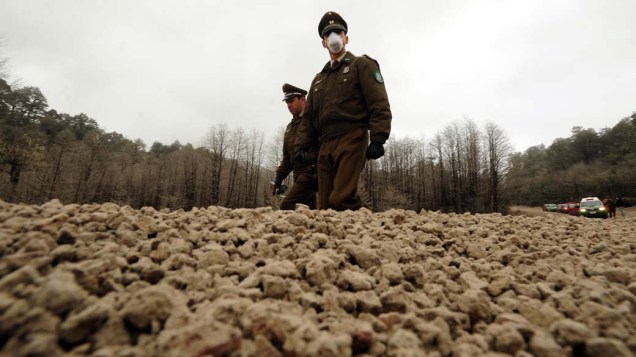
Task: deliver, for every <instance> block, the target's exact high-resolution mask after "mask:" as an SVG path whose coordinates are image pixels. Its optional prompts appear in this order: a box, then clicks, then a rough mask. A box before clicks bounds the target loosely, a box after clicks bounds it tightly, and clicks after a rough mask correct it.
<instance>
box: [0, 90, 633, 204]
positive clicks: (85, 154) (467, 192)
mask: <svg viewBox="0 0 636 357" xmlns="http://www.w3.org/2000/svg"><path fill="white" fill-rule="evenodd" d="M211 122H213V120H212V119H211ZM283 132H284V126H281V128H280V130H279V132H278V134H277V135H276V136H275V137H274V138H270V139H266V138H265V136H264V134H263V133H262V132H259V131H257V130H254V131H251V132H246V131H245V130H243V129H242V128H230V127H228V126H227V125H226V124H222V123H218V124H215V125H211V127H210V129H209V131H208V132H207V133H206V134H205V137H204V138H202V142H203V143H204V144H203V145H202V146H200V147H194V146H192V145H191V144H189V143H188V144H181V143H180V142H178V141H175V142H174V143H172V144H163V143H159V142H154V143H153V144H152V145H150V146H149V147H148V146H147V145H146V144H145V143H144V142H142V141H141V140H139V139H137V140H131V139H128V138H125V137H124V136H123V135H121V134H119V133H116V132H106V131H104V130H103V129H101V128H100V126H99V125H98V123H97V122H96V121H95V120H94V119H92V118H90V117H89V116H88V115H86V114H77V115H70V114H65V113H58V112H57V111H56V110H54V109H52V108H49V106H48V103H47V99H46V97H45V96H44V95H43V94H42V93H41V92H40V90H39V89H38V88H36V87H18V86H15V88H12V86H11V85H9V84H8V83H7V81H6V80H5V79H2V78H0V198H1V199H2V200H5V201H9V202H24V203H36V204H37V203H42V202H46V201H48V200H50V199H53V198H57V199H60V200H61V201H62V202H63V203H65V204H70V203H92V202H96V203H102V202H115V203H118V204H121V205H130V206H132V207H135V208H139V207H143V206H152V207H155V208H157V209H161V208H170V209H185V210H189V209H191V208H193V207H207V206H210V205H220V206H225V207H229V208H243V207H244V208H254V207H260V206H267V205H274V206H276V205H277V203H278V200H280V198H279V197H273V196H272V194H271V191H270V190H269V182H270V180H271V179H272V178H273V171H274V169H275V168H276V166H277V165H278V162H279V160H280V156H281V151H282V137H283ZM635 133H636V115H632V116H631V117H629V118H625V119H622V120H621V121H620V122H619V123H618V124H617V125H616V126H615V127H614V128H611V129H604V130H602V131H601V132H598V133H597V132H596V131H594V130H593V129H582V128H574V130H573V133H572V137H570V138H567V139H557V140H555V142H554V143H553V144H552V145H550V146H549V147H547V148H545V147H543V146H537V147H532V148H530V149H528V150H526V151H525V152H524V153H514V152H513V151H512V147H511V145H510V142H509V139H508V138H507V136H506V134H505V133H504V132H503V130H501V129H500V128H499V127H498V126H497V125H495V124H493V123H490V122H488V123H486V124H484V125H481V126H479V125H477V124H476V123H475V121H473V120H471V119H468V118H467V119H464V120H461V121H455V122H452V123H449V124H448V125H447V126H446V127H445V128H444V129H443V130H442V131H441V132H439V133H436V134H435V135H434V136H432V138H431V139H430V140H428V141H424V140H418V139H413V138H408V137H406V138H396V137H394V136H393V137H391V139H390V140H389V141H388V142H387V144H386V146H385V149H386V154H385V156H384V157H383V158H381V159H380V160H377V161H368V164H367V166H366V168H365V171H364V172H363V175H362V177H361V180H360V193H361V195H362V197H363V201H364V205H365V206H366V207H368V208H369V209H371V210H374V211H382V210H387V209H390V208H403V209H413V210H417V211H419V210H421V209H427V210H441V211H444V212H467V211H469V212H501V211H505V210H506V207H507V205H508V204H509V203H511V202H513V203H526V204H538V203H542V202H544V201H548V200H549V201H555V202H556V201H563V200H566V199H568V198H570V197H575V196H585V195H597V194H605V193H608V194H609V193H618V192H622V193H623V194H625V195H626V193H627V192H633V189H634V182H636V180H634V173H635V170H636V169H635V168H636V155H635V154H636V152H635V149H634V144H633V143H634V142H635V138H636V136H635ZM288 181H290V179H288ZM290 183H291V182H288V184H290Z"/></svg>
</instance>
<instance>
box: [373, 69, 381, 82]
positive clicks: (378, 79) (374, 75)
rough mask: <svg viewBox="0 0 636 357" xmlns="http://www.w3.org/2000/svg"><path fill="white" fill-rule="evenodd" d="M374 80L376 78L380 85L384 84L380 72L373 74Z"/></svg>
mask: <svg viewBox="0 0 636 357" xmlns="http://www.w3.org/2000/svg"><path fill="white" fill-rule="evenodd" d="M373 78H375V80H376V81H377V82H378V83H384V78H382V73H380V71H379V70H378V71H375V72H374V73H373Z"/></svg>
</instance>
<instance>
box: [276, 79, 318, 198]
mask: <svg viewBox="0 0 636 357" xmlns="http://www.w3.org/2000/svg"><path fill="white" fill-rule="evenodd" d="M283 93H284V94H285V98H284V99H283V101H285V103H287V109H289V112H290V113H291V114H292V115H293V118H292V120H291V122H289V124H287V129H286V130H285V138H284V140H283V159H282V161H281V162H280V165H279V166H278V168H277V169H276V178H275V179H274V181H273V184H274V190H273V193H274V194H277V193H278V192H279V191H280V190H279V189H280V187H281V185H282V183H283V180H284V179H285V178H286V177H287V175H289V173H290V172H292V171H293V172H294V184H293V185H292V187H291V188H290V189H289V191H287V194H286V196H285V198H284V199H283V202H282V203H281V204H280V209H287V210H293V209H294V208H296V203H302V204H305V205H307V206H309V208H311V209H315V208H316V189H315V187H314V186H316V184H315V183H314V181H316V178H315V177H314V174H315V165H313V164H315V160H316V150H311V151H310V152H309V153H308V157H309V159H308V160H306V161H305V162H296V161H294V160H293V157H294V152H295V151H294V150H295V142H296V137H297V132H298V128H299V126H300V122H301V118H302V116H303V110H304V109H305V96H306V95H307V91H306V90H304V89H300V88H298V87H294V86H292V85H291V84H287V83H285V84H284V85H283Z"/></svg>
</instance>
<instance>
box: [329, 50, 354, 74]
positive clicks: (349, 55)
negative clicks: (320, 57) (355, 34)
mask: <svg viewBox="0 0 636 357" xmlns="http://www.w3.org/2000/svg"><path fill="white" fill-rule="evenodd" d="M354 58H355V56H354V55H353V53H351V52H349V51H347V52H345V53H344V54H343V55H342V56H340V58H338V60H337V63H336V65H335V67H334V68H333V69H334V70H335V69H338V68H340V65H341V64H342V63H343V62H344V63H345V64H350V63H351V62H352V61H353V59H354ZM331 69H332V68H331V61H329V62H327V63H326V64H325V67H324V68H323V69H322V70H323V71H329V70H331Z"/></svg>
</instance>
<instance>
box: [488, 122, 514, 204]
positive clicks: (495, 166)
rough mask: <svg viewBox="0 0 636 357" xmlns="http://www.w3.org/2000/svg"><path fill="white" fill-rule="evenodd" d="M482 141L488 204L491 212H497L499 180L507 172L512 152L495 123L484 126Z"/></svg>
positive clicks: (508, 142) (507, 140) (504, 135)
mask: <svg viewBox="0 0 636 357" xmlns="http://www.w3.org/2000/svg"><path fill="white" fill-rule="evenodd" d="M484 140H485V147H486V157H487V162H488V176H489V178H488V183H489V184H488V203H489V205H490V207H489V209H490V211H492V212H497V211H499V188H500V185H501V179H502V178H503V176H504V175H505V174H506V172H507V171H508V168H509V165H508V157H509V156H510V154H511V152H512V147H511V145H510V140H509V139H508V137H507V136H506V134H505V133H504V131H503V130H501V128H499V127H498V126H497V125H496V124H495V123H492V122H487V123H486V124H485V125H484Z"/></svg>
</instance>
